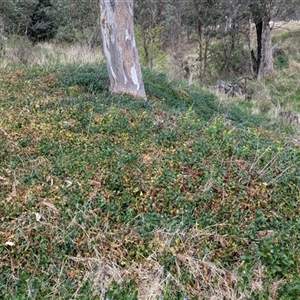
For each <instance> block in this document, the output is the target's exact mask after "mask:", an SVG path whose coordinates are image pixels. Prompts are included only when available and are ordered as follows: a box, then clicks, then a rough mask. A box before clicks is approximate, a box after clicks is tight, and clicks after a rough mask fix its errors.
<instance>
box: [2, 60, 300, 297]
mask: <svg viewBox="0 0 300 300" xmlns="http://www.w3.org/2000/svg"><path fill="white" fill-rule="evenodd" d="M144 79H145V87H146V91H147V95H148V101H144V100H135V99H132V98H131V97H129V96H127V95H111V94H110V93H109V92H108V84H109V83H108V77H107V74H106V71H105V66H104V65H93V66H91V65H83V66H78V65H69V66H57V67H48V68H42V67H30V68H29V67H23V68H11V69H10V70H8V69H7V70H2V71H1V74H0V114H1V115H0V224H1V225H0V258H1V259H0V295H1V293H2V297H1V298H2V299H99V298H100V299H184V298H186V299H210V297H213V296H214V297H219V298H218V299H297V298H298V297H300V294H299V291H300V273H299V272H300V271H299V270H300V246H299V245H300V218H299V215H300V171H299V162H300V147H299V143H298V142H297V141H296V140H295V139H293V138H292V137H291V136H290V135H289V134H286V133H284V131H283V129H282V128H281V127H280V124H278V126H276V128H275V126H274V123H272V124H271V123H268V120H267V117H266V115H262V114H258V115H256V116H254V115H253V114H251V109H249V106H251V104H247V103H246V104H244V105H239V103H236V104H232V103H231V104H227V105H225V104H223V105H222V104H220V103H219V102H218V101H217V99H216V97H215V96H213V95H212V94H209V93H206V92H203V91H201V90H197V89H191V88H190V89H188V88H182V87H181V86H180V85H178V84H177V83H175V82H170V81H169V80H168V78H167V77H166V76H165V75H162V74H158V73H155V72H153V71H149V70H145V71H144ZM298 98H299V97H298V94H295V97H294V98H293V99H294V100H293V101H297V99H298ZM147 297H148V298H147Z"/></svg>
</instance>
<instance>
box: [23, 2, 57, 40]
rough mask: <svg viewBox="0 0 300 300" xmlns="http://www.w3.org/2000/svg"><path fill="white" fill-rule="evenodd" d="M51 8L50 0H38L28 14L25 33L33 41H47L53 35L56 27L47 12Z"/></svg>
mask: <svg viewBox="0 0 300 300" xmlns="http://www.w3.org/2000/svg"><path fill="white" fill-rule="evenodd" d="M51 8H52V5H51V3H50V0H39V2H38V3H37V5H36V6H35V8H34V11H33V13H32V15H31V16H30V19H31V22H30V24H29V28H28V33H27V34H28V36H29V38H30V39H31V40H32V41H33V42H34V43H37V42H41V41H47V40H49V39H51V38H53V37H54V36H55V33H56V31H57V28H56V26H55V24H54V22H53V20H52V19H51V16H50V14H49V10H51Z"/></svg>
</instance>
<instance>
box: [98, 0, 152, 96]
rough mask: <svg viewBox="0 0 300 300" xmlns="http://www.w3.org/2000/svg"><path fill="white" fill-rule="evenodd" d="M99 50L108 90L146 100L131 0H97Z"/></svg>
mask: <svg viewBox="0 0 300 300" xmlns="http://www.w3.org/2000/svg"><path fill="white" fill-rule="evenodd" d="M100 9H101V17H100V24H101V33H102V43H103V50H104V55H105V60H106V65H107V69H108V74H109V78H110V91H111V92H113V93H127V94H131V95H133V96H134V97H136V98H144V99H146V93H145V89H144V83H143V79H142V72H141V66H140V61H139V56H138V51H137V47H136V43H135V36H134V28H133V0H110V1H107V0H100Z"/></svg>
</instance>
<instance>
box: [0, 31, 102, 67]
mask: <svg viewBox="0 0 300 300" xmlns="http://www.w3.org/2000/svg"><path fill="white" fill-rule="evenodd" d="M102 60H103V54H102V49H101V47H97V48H91V47H89V46H88V45H80V44H54V43H50V42H45V43H39V44H38V45H35V46H33V45H32V44H31V43H30V42H29V41H28V40H27V39H26V38H22V37H14V38H12V39H11V40H10V41H9V42H8V43H7V44H6V46H5V48H4V49H3V55H2V57H1V56H0V68H6V67H8V66H10V65H12V64H13V65H20V64H26V65H28V66H35V65H38V66H49V65H53V64H58V65H66V64H74V63H76V64H92V63H99V62H100V61H102Z"/></svg>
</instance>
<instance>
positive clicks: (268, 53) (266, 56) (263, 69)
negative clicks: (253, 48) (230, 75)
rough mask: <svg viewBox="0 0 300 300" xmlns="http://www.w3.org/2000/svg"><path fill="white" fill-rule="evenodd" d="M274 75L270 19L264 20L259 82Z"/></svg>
mask: <svg viewBox="0 0 300 300" xmlns="http://www.w3.org/2000/svg"><path fill="white" fill-rule="evenodd" d="M273 73H274V63H273V53H272V38H271V28H270V17H269V16H264V17H263V18H262V31H261V55H260V60H259V69H258V75H257V78H258V80H260V79H262V78H264V77H266V76H269V75H272V74H273Z"/></svg>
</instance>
